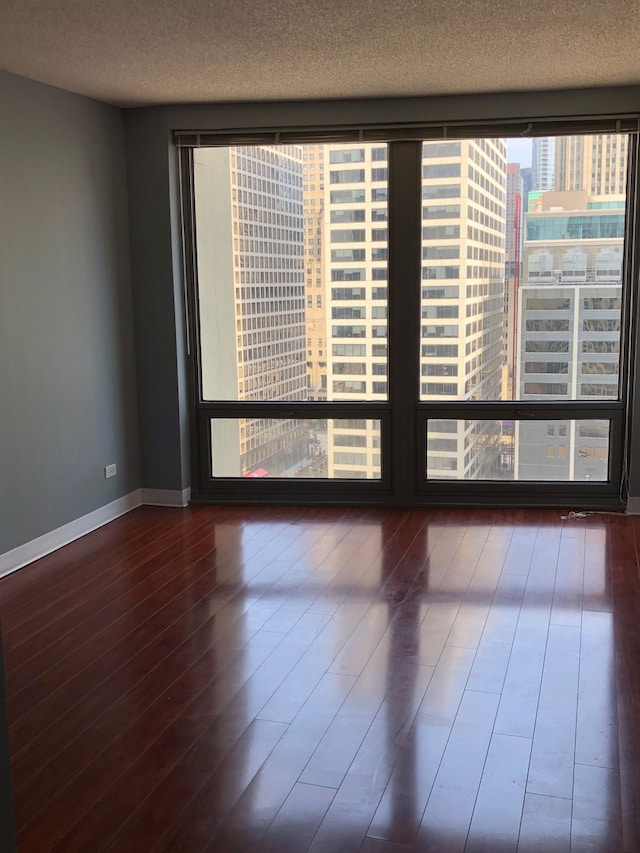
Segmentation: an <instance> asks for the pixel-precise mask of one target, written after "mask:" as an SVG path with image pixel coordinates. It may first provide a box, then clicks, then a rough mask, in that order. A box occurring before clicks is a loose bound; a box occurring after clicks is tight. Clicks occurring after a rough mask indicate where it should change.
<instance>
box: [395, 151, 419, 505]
mask: <svg viewBox="0 0 640 853" xmlns="http://www.w3.org/2000/svg"><path fill="white" fill-rule="evenodd" d="M421 246H422V142H392V143H390V145H389V399H390V402H391V404H392V416H391V455H392V458H391V460H390V461H391V466H392V471H393V479H392V488H393V494H394V500H395V502H396V503H398V504H404V503H411V502H412V501H413V500H414V499H415V493H416V487H417V479H416V477H417V470H416V469H417V465H416V462H417V460H418V459H420V458H421V453H420V450H419V447H418V440H419V439H418V436H417V433H416V404H417V401H418V388H419V383H420V379H419V375H420V269H421Z"/></svg>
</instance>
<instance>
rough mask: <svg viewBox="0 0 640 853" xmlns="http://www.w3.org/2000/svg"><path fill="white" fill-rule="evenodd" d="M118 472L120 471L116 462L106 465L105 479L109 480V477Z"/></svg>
mask: <svg viewBox="0 0 640 853" xmlns="http://www.w3.org/2000/svg"><path fill="white" fill-rule="evenodd" d="M117 473H118V471H117V468H116V463H115V462H114V463H113V465H105V467H104V478H105V480H108V479H109V477H115V476H116V474H117Z"/></svg>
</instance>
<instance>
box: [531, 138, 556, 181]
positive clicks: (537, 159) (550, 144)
mask: <svg viewBox="0 0 640 853" xmlns="http://www.w3.org/2000/svg"><path fill="white" fill-rule="evenodd" d="M531 166H532V168H533V187H532V189H533V190H543V191H544V190H552V189H554V188H555V174H556V172H555V166H556V137H555V136H538V137H535V138H534V140H533V148H532V159H531Z"/></svg>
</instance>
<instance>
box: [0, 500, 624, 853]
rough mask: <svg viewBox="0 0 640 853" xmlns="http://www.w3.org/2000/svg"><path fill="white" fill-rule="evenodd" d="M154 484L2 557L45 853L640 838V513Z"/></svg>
mask: <svg viewBox="0 0 640 853" xmlns="http://www.w3.org/2000/svg"><path fill="white" fill-rule="evenodd" d="M561 515H562V512H561V511H559V510H545V511H537V510H532V511H523V510H445V509H407V510H389V509H355V508H309V507H299V508H293V507H288V508H284V507H283V508H278V507H230V506H229V507H204V506H194V507H190V508H188V509H186V510H170V509H161V508H152V507H146V508H141V509H138V510H136V511H134V512H132V513H130V514H128V515H127V516H124V517H123V518H121V519H119V520H118V521H115V522H113V523H112V524H109V525H107V526H106V527H103V528H101V529H100V530H98V531H96V532H94V533H92V534H90V535H89V536H86V537H84V538H83V539H80V540H78V541H76V542H75V543H73V544H71V545H68V546H67V547H65V548H63V549H61V550H59V551H57V552H55V553H54V554H52V555H50V556H48V557H46V558H44V559H42V560H39V561H38V562H36V563H34V564H32V565H31V566H29V567H27V568H25V569H22V570H21V571H19V572H16V573H15V574H13V575H10V576H8V577H6V578H4V579H2V580H0V617H1V619H2V626H3V635H4V649H5V660H6V670H7V692H8V700H7V701H8V714H9V722H10V738H11V749H12V767H13V783H14V796H15V809H16V822H17V831H18V842H19V850H20V851H21V853H44V851H56V853H71V852H72V851H79V852H80V851H81V853H101V851H105V853H106V851H108V853H129V851H131V853H147V851H148V853H169V851H171V853H191V851H204V850H207V851H216V853H223V851H234V853H236V851H237V853H244V851H264V853H267V851H268V852H269V853H276V851H283V852H285V851H286V853H297V851H300V853H302V851H307V850H308V851H310V853H341V851H344V853H356V851H360V853H401V851H405V853H408V851H436V853H450V851H467V853H480V851H487V853H516V851H521V853H525V851H526V853H561V851H563V852H564V851H571V853H583V851H584V853H587V851H589V853H640V833H639V831H638V828H639V824H640V821H639V812H638V809H639V805H640V737H639V732H640V581H639V576H638V554H637V536H638V534H639V533H640V518H634V517H624V516H616V515H598V514H595V515H592V516H590V517H587V518H578V519H566V520H562V518H561Z"/></svg>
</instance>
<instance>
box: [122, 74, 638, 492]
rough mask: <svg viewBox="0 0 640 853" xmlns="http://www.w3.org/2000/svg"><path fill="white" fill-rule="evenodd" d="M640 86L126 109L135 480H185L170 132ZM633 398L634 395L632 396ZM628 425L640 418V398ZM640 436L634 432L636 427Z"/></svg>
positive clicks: (576, 109)
mask: <svg viewBox="0 0 640 853" xmlns="http://www.w3.org/2000/svg"><path fill="white" fill-rule="evenodd" d="M639 105H640V87H621V88H614V89H595V90H594V89H589V90H579V91H568V92H543V93H540V92H529V93H524V94H506V95H498V96H493V95H477V96H457V97H437V98H407V99H395V100H378V101H373V100H372V101H354V102H331V101H327V102H316V103H313V102H305V103H283V104H264V103H262V104H241V105H238V104H222V105H195V106H194V105H179V106H170V107H150V108H146V109H136V110H128V111H127V112H126V119H125V120H126V130H127V160H128V175H129V193H130V200H131V202H130V219H131V235H132V236H131V239H132V267H133V277H134V282H135V289H136V340H137V354H138V368H139V372H138V383H139V393H140V399H141V401H142V405H141V444H142V471H143V483H144V485H145V486H147V487H152V488H164V489H181V488H185V487H186V486H188V485H189V462H188V428H187V397H188V395H187V379H186V375H185V369H184V365H185V361H184V333H183V323H182V315H183V310H184V309H183V304H182V283H181V280H180V272H179V271H180V245H179V240H178V236H177V235H178V234H179V229H178V228H176V229H175V230H174V232H173V242H171V240H172V238H171V225H172V223H174V225H175V224H176V223H177V221H178V220H177V198H176V195H177V193H176V188H177V183H178V182H177V180H176V156H175V151H174V150H173V149H172V146H171V132H172V131H173V130H216V129H241V128H260V127H277V126H282V127H287V126H298V127H304V126H310V127H312V126H314V125H317V124H323V123H324V124H332V123H335V124H337V125H339V124H341V123H342V124H357V123H362V124H366V123H379V122H394V121H399V122H403V121H418V122H420V121H422V122H424V121H454V120H462V121H464V120H467V121H474V120H475V121H481V120H482V119H497V120H499V119H518V118H523V117H524V118H530V119H532V118H536V117H547V118H548V117H553V116H561V117H567V116H568V117H571V116H589V115H603V114H609V115H611V114H613V115H616V114H623V113H632V112H635V111H637V109H638V106H639ZM638 396H640V395H638ZM636 409H638V413H637V417H635V418H634V420H635V422H636V423H640V400H637V401H636ZM639 432H640V431H639ZM632 446H633V447H634V449H635V452H634V454H633V457H632V465H631V480H630V482H631V488H630V493H631V495H637V496H640V435H639V436H638V438H637V439H634V441H632Z"/></svg>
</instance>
